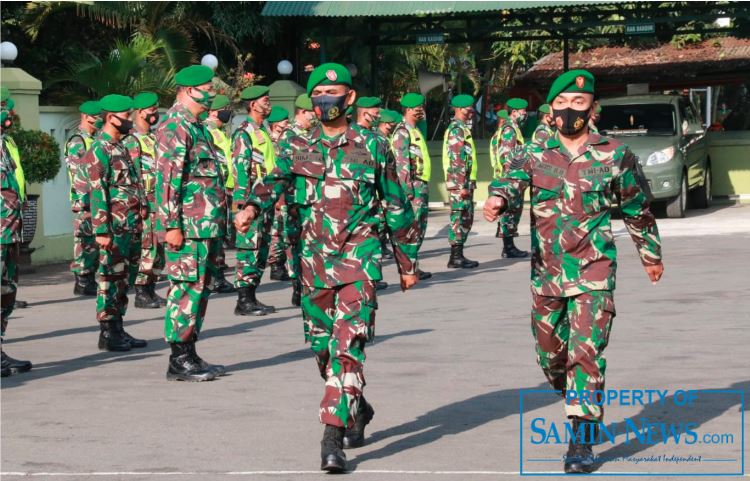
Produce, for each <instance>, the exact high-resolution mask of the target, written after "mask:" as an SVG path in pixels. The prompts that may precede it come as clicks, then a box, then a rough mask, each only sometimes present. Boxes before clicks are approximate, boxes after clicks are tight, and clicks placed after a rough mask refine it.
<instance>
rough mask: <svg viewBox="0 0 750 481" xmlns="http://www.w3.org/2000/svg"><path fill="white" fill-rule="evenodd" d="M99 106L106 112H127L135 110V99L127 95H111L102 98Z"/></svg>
mask: <svg viewBox="0 0 750 481" xmlns="http://www.w3.org/2000/svg"><path fill="white" fill-rule="evenodd" d="M99 105H100V106H101V108H102V110H103V111H105V112H114V113H116V112H127V111H129V110H133V99H131V98H130V97H128V96H127V95H118V94H110V95H105V96H104V97H102V98H101V99H100V100H99Z"/></svg>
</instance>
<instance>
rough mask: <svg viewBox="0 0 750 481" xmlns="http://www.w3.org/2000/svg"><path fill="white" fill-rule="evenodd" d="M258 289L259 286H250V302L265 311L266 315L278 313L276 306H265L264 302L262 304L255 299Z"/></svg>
mask: <svg viewBox="0 0 750 481" xmlns="http://www.w3.org/2000/svg"><path fill="white" fill-rule="evenodd" d="M256 289H257V286H250V302H252V303H254V304H255V305H257V306H258V307H260V308H261V309H263V311H264V312H265V313H266V314H273V313H274V312H276V308H275V307H274V306H269V305H266V304H263V303H262V302H260V301H259V300H258V299H257V298H256V297H255V290H256Z"/></svg>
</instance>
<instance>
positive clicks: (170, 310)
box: [164, 237, 222, 342]
mask: <svg viewBox="0 0 750 481" xmlns="http://www.w3.org/2000/svg"><path fill="white" fill-rule="evenodd" d="M221 242H222V240H221V238H218V237H217V238H213V239H185V243H184V244H183V245H182V248H180V249H179V250H176V251H175V250H172V249H170V248H169V247H167V248H166V249H165V251H164V252H165V254H166V258H167V266H166V271H167V276H168V277H169V281H170V285H169V292H168V294H167V313H166V316H165V317H164V338H165V339H166V341H167V342H188V341H190V340H192V339H197V338H198V335H199V334H200V331H201V327H202V326H203V319H204V318H205V316H206V307H207V306H208V297H209V295H210V294H211V289H212V288H213V283H214V279H216V275H217V274H218V265H217V264H216V256H217V255H218V253H219V248H220V247H221Z"/></svg>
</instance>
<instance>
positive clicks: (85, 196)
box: [65, 128, 99, 275]
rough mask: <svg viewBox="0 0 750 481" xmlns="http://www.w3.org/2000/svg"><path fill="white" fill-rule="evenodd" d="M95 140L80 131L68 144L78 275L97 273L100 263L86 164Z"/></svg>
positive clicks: (73, 265) (73, 264) (74, 268)
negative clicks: (92, 225)
mask: <svg viewBox="0 0 750 481" xmlns="http://www.w3.org/2000/svg"><path fill="white" fill-rule="evenodd" d="M84 139H85V140H84ZM93 140H94V139H93V137H92V136H91V134H89V133H88V132H86V131H85V130H81V129H80V128H79V129H76V130H75V131H74V132H73V133H72V134H71V135H70V137H68V141H67V142H66V143H65V166H66V168H67V170H68V179H69V180H70V207H71V210H72V212H73V260H72V262H71V263H70V270H71V272H74V273H76V274H78V275H87V274H90V273H93V272H96V269H97V265H98V262H99V246H98V245H97V244H96V240H95V239H94V231H93V228H92V227H91V196H90V179H89V169H90V168H91V166H90V165H87V164H85V162H84V155H85V154H86V150H87V149H86V142H91V143H93Z"/></svg>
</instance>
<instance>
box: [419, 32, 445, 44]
mask: <svg viewBox="0 0 750 481" xmlns="http://www.w3.org/2000/svg"><path fill="white" fill-rule="evenodd" d="M430 43H445V34H443V33H425V34H420V35H417V44H421V45H424V44H430Z"/></svg>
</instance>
